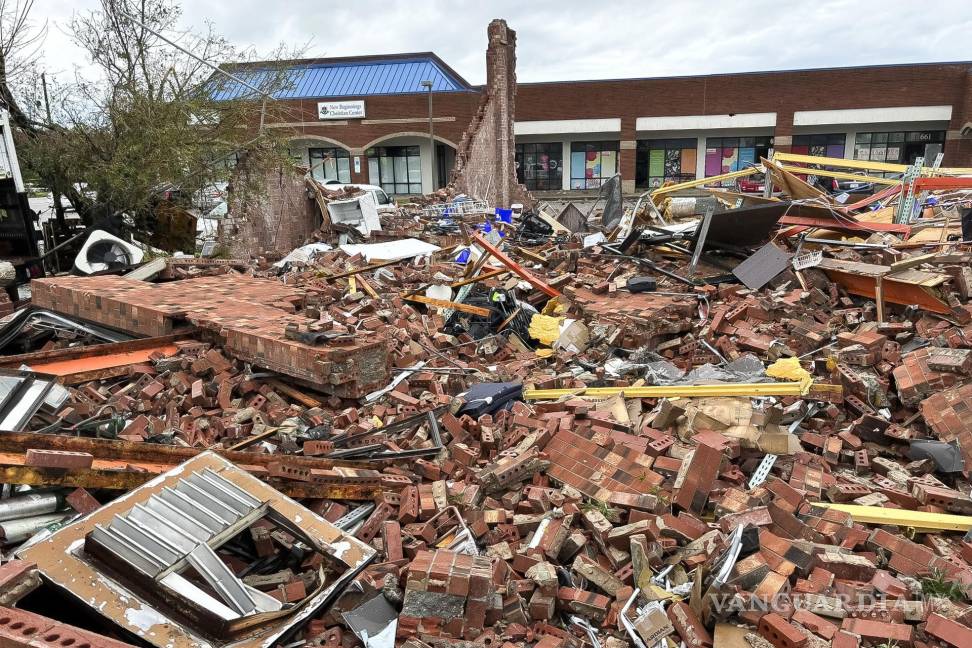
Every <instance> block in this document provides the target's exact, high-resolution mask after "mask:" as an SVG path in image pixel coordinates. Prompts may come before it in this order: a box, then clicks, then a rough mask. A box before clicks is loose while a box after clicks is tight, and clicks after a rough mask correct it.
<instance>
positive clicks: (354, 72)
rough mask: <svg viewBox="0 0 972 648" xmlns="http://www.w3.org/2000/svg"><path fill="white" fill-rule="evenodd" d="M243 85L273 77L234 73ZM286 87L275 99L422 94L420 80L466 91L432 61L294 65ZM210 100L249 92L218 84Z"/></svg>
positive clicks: (260, 72)
mask: <svg viewBox="0 0 972 648" xmlns="http://www.w3.org/2000/svg"><path fill="white" fill-rule="evenodd" d="M236 75H237V76H239V77H240V78H241V79H243V80H244V81H246V82H247V83H249V84H251V85H254V86H257V87H262V86H264V85H268V84H270V83H271V79H272V77H273V76H275V74H274V73H271V72H270V71H267V70H251V71H245V72H237V73H236ZM288 77H289V79H288V87H286V88H285V89H283V90H282V91H279V92H276V93H274V96H275V97H277V98H278V99H314V98H330V97H362V96H370V95H389V94H407V93H411V92H423V91H424V89H423V88H422V86H420V85H419V83H420V82H421V81H424V80H431V81H432V89H433V90H434V91H435V92H457V91H461V90H467V89H468V88H467V87H466V86H465V85H464V84H463V83H462V82H461V81H459V80H458V79H456V78H454V77H453V76H452V75H450V74H449V73H447V72H446V71H445V70H443V69H442V67H440V66H439V65H438V63H437V62H436V61H435V60H433V59H388V60H386V61H381V60H376V61H367V62H362V63H341V64H326V63H325V64H320V65H307V66H296V67H294V68H292V69H291V70H290V71H289V74H288ZM219 86H220V87H218V88H217V89H216V90H215V91H214V93H213V97H214V98H215V99H217V100H225V99H238V98H241V97H246V96H248V95H250V94H253V91H252V90H250V89H249V88H246V87H244V86H242V85H240V84H238V83H234V82H232V81H227V82H225V83H223V82H220V84H219Z"/></svg>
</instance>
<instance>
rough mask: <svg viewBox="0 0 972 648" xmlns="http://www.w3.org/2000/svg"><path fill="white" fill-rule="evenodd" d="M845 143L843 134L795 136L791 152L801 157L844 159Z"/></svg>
mask: <svg viewBox="0 0 972 648" xmlns="http://www.w3.org/2000/svg"><path fill="white" fill-rule="evenodd" d="M845 141H846V137H845V136H844V134H843V133H830V134H826V135H794V136H793V146H792V147H791V148H790V150H791V151H792V152H793V153H797V154H799V155H816V156H819V157H832V158H843V157H844V142H845ZM858 141H860V140H858ZM868 141H870V140H868Z"/></svg>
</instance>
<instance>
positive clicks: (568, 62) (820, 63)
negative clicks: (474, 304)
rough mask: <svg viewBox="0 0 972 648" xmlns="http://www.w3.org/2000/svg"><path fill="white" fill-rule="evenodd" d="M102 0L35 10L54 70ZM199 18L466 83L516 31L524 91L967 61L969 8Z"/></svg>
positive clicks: (695, 4) (388, 4) (243, 2)
mask: <svg viewBox="0 0 972 648" xmlns="http://www.w3.org/2000/svg"><path fill="white" fill-rule="evenodd" d="M96 6H98V2H97V0H36V4H35V18H36V19H38V20H45V19H46V20H48V21H49V34H48V37H47V40H46V42H45V44H44V57H45V67H46V69H47V70H48V72H49V73H51V74H71V73H72V70H73V66H74V65H75V64H80V65H84V64H85V63H86V61H85V60H84V54H83V53H82V52H79V51H78V50H77V49H76V48H74V47H73V45H72V44H71V40H70V36H69V35H68V34H67V33H66V32H67V26H68V21H69V19H70V16H71V14H72V13H73V12H75V11H85V10H87V9H91V8H94V7H96ZM182 6H183V9H184V16H183V25H184V26H186V27H193V26H198V25H202V24H203V23H204V22H205V21H207V20H208V21H210V22H212V23H213V24H214V25H215V26H216V28H217V29H218V30H219V31H220V32H221V33H222V34H224V35H225V36H226V37H227V38H228V39H230V40H231V41H232V42H234V43H236V44H237V45H240V46H249V45H253V46H255V47H256V48H257V49H258V50H259V51H261V52H268V51H271V50H272V49H274V47H275V46H276V45H278V44H279V43H281V42H286V43H289V44H291V45H301V44H306V45H307V49H306V53H307V55H308V56H354V55H361V54H383V53H393V52H416V51H426V50H432V51H434V52H436V53H437V54H438V55H439V56H440V57H442V59H443V60H445V61H446V63H448V64H449V65H451V66H452V67H453V68H454V69H455V70H457V71H458V72H459V73H460V74H462V75H463V76H464V77H465V78H466V79H467V80H468V81H469V82H471V83H475V84H478V83H482V82H483V81H484V80H485V69H484V66H485V60H484V49H485V46H486V25H487V24H488V23H489V21H490V20H491V19H493V18H505V19H506V20H507V22H508V23H509V25H510V27H512V28H513V29H515V30H516V31H517V35H518V49H517V55H518V56H517V59H518V60H517V73H518V78H519V80H520V81H561V80H569V79H599V78H600V79H605V78H624V77H644V76H665V75H683V74H708V73H715V72H744V71H750V70H768V69H777V70H778V69H791V68H813V67H827V66H850V65H873V64H879V63H911V62H927V61H956V60H969V59H972V46H970V44H969V41H970V38H972V0H933V1H930V0H926V1H925V2H916V1H914V0H884V1H882V2H874V1H872V0H797V1H794V0H747V1H746V2H741V1H739V0H737V1H735V2H728V1H723V2H716V1H715V0H665V1H659V0H633V1H628V0H624V1H617V0H615V1H613V2H605V1H604V0H594V1H581V0H556V1H547V0H533V1H525V0H500V1H496V2H484V1H483V0H477V1H470V0H408V1H398V0H352V1H351V2H327V1H324V0H319V1H316V2H307V1H299V2H298V1H294V0H185V1H184V2H183V4H182Z"/></svg>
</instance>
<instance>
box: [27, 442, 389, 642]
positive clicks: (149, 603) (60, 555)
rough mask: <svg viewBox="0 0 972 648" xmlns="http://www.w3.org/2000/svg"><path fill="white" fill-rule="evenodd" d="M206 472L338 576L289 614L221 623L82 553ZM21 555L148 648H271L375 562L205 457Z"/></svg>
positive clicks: (259, 485) (292, 505)
mask: <svg viewBox="0 0 972 648" xmlns="http://www.w3.org/2000/svg"><path fill="white" fill-rule="evenodd" d="M206 469H211V470H213V471H215V472H218V473H219V474H220V475H221V476H222V477H224V478H226V479H228V480H229V481H232V482H233V483H234V484H235V485H236V486H238V487H239V488H241V489H243V490H245V491H246V492H247V493H248V494H249V495H251V496H252V497H254V498H255V499H257V500H259V501H260V502H261V503H266V505H267V511H266V515H265V517H267V518H269V519H271V521H272V522H273V523H274V524H275V525H277V526H279V527H280V528H282V529H283V530H285V531H287V532H288V533H289V534H290V535H292V536H293V537H294V538H295V541H296V542H301V543H303V544H306V545H307V546H308V547H309V548H310V549H313V550H314V551H317V552H319V553H321V554H323V555H324V556H325V562H326V563H327V562H330V561H337V563H339V567H340V568H341V569H339V570H338V571H336V572H335V573H334V574H335V575H333V576H332V577H329V578H328V579H327V580H325V581H322V582H321V583H320V584H319V585H318V586H317V587H316V589H315V590H314V591H313V592H310V593H308V594H307V596H306V597H305V598H304V599H302V600H301V601H299V602H296V603H295V604H294V605H293V606H292V607H289V608H285V609H283V610H281V611H280V612H276V613H274V612H269V613H260V614H256V615H250V616H246V617H243V618H240V619H235V620H232V621H228V622H224V623H219V622H218V620H217V621H216V622H214V621H213V619H214V615H213V614H212V613H211V612H209V613H208V614H207V613H206V612H205V611H203V612H200V611H199V609H198V607H199V606H198V601H197V602H194V603H196V605H194V606H183V605H175V604H173V599H172V598H171V597H169V598H166V597H163V590H162V587H161V586H156V587H155V588H154V589H146V587H145V586H144V579H140V578H137V577H136V576H135V575H134V574H132V573H131V572H132V570H128V571H124V572H122V571H121V570H116V569H114V568H113V566H112V564H106V563H105V562H104V561H103V560H101V559H99V558H98V557H97V556H95V555H93V554H90V553H87V552H85V550H84V546H85V539H86V537H87V536H88V534H89V533H90V532H91V531H92V530H93V529H94V528H95V526H96V525H98V524H102V525H105V524H107V523H109V522H110V521H111V520H112V519H114V517H115V516H116V515H118V514H119V513H125V512H126V511H130V510H132V509H134V507H135V505H136V504H142V503H144V502H146V501H147V500H148V499H149V498H151V497H152V496H153V495H155V494H157V493H159V492H160V491H162V490H163V489H165V488H167V487H168V488H172V487H174V486H175V485H176V484H179V483H180V482H182V481H183V480H184V479H186V478H187V477H188V476H189V475H192V474H195V473H198V472H202V471H204V470H206ZM18 555H19V556H21V557H23V558H24V559H25V560H30V561H31V562H34V563H35V564H37V566H38V569H39V571H40V572H41V574H42V575H43V576H44V577H45V578H46V579H47V580H48V581H49V582H51V583H52V584H53V585H54V586H56V587H59V588H61V589H63V590H64V591H66V592H68V593H70V594H72V595H73V596H75V597H77V598H78V599H79V600H80V601H81V602H82V603H84V604H85V605H87V606H88V607H89V608H90V609H91V610H94V611H95V612H97V613H99V614H101V615H103V616H105V617H107V618H108V619H109V620H111V621H113V622H114V623H116V624H118V625H119V626H121V627H122V628H124V629H126V630H128V631H129V632H132V633H134V634H137V635H139V636H140V637H142V639H144V640H145V641H147V642H149V643H151V644H152V645H155V646H159V647H160V648H161V647H163V646H164V647H166V648H195V647H196V646H210V647H213V648H216V647H220V648H229V647H232V648H257V646H268V645H271V644H273V642H274V641H276V640H278V639H279V638H280V637H282V636H284V635H285V634H286V633H288V631H290V630H291V629H293V628H295V627H297V626H299V625H300V624H301V623H303V622H305V621H306V620H307V619H309V618H311V617H312V616H313V615H314V614H315V613H316V612H317V611H318V610H320V609H321V608H322V607H323V606H325V605H326V604H328V603H329V602H331V601H333V600H334V598H335V597H336V596H338V595H339V594H340V593H341V592H342V591H343V590H344V588H345V587H346V586H347V584H348V583H350V582H351V580H353V579H354V577H355V576H356V575H357V574H358V573H359V572H360V571H361V570H362V569H364V568H365V567H366V566H367V565H368V563H370V562H371V561H372V560H374V558H375V556H376V555H377V552H376V551H375V550H374V549H373V548H372V547H370V546H368V545H367V544H365V543H364V542H362V541H360V540H358V539H356V538H354V537H353V536H352V535H350V534H348V533H347V532H344V531H342V530H340V529H338V528H337V527H335V526H334V525H332V524H330V523H329V522H327V521H325V520H324V519H323V518H321V517H320V516H318V515H315V514H314V513H313V512H311V511H310V510H309V509H307V508H305V507H303V506H302V505H300V504H298V503H297V502H294V501H293V500H291V499H290V498H288V497H286V496H284V495H283V494H282V493H280V491H278V490H276V489H274V488H273V487H272V486H270V485H268V484H266V483H264V482H262V481H260V480H259V479H257V478H256V477H254V476H252V475H250V474H248V473H247V472H246V471H244V470H242V469H241V468H239V467H237V466H235V465H233V464H231V463H230V462H229V461H227V460H226V459H223V458H222V457H220V456H218V455H216V454H215V453H213V452H204V453H201V454H199V455H196V456H195V457H193V458H191V459H189V460H188V461H186V462H185V463H183V464H181V465H179V466H177V467H175V468H173V469H172V470H170V471H168V472H166V473H164V474H162V475H159V476H157V477H155V478H154V479H152V480H151V481H149V482H146V483H145V484H144V485H142V486H140V487H138V488H136V489H135V490H133V491H131V492H129V493H128V494H127V495H124V496H122V497H120V498H118V499H116V500H114V501H112V502H110V503H109V504H106V505H105V506H103V507H102V508H100V509H98V510H97V511H94V512H93V513H91V514H89V515H88V516H85V517H83V518H81V519H79V520H77V521H75V522H73V523H71V524H68V525H66V526H64V527H62V528H60V529H58V530H57V531H55V532H54V533H53V534H52V535H51V536H50V537H49V538H47V540H46V541H45V542H42V543H36V544H34V545H31V546H29V547H24V548H22V549H21V550H20V551H19V552H18ZM115 562H117V561H115Z"/></svg>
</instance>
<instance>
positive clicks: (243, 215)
mask: <svg viewBox="0 0 972 648" xmlns="http://www.w3.org/2000/svg"><path fill="white" fill-rule="evenodd" d="M321 220H322V219H321V212H320V209H318V207H317V204H316V203H315V202H314V201H313V200H311V199H310V198H309V197H308V195H307V189H306V188H305V185H304V177H303V175H302V174H300V173H299V172H296V171H294V170H292V169H283V168H273V169H267V168H265V167H264V166H262V165H261V164H260V163H259V161H258V160H257V158H249V159H244V160H241V162H240V164H238V165H237V167H236V172H235V173H234V175H233V179H232V181H231V183H230V194H229V213H228V217H227V218H226V219H224V220H223V221H220V224H219V242H220V245H221V246H223V247H225V248H226V250H227V252H228V253H229V254H230V256H232V257H235V258H243V259H247V258H249V257H250V255H255V254H261V253H264V252H277V253H281V254H287V253H288V252H290V251H291V250H293V249H294V248H295V247H298V246H300V245H302V244H303V243H304V241H306V240H307V239H308V238H309V237H310V235H311V234H313V233H314V231H315V230H316V229H317V228H318V227H320V225H321Z"/></svg>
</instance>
